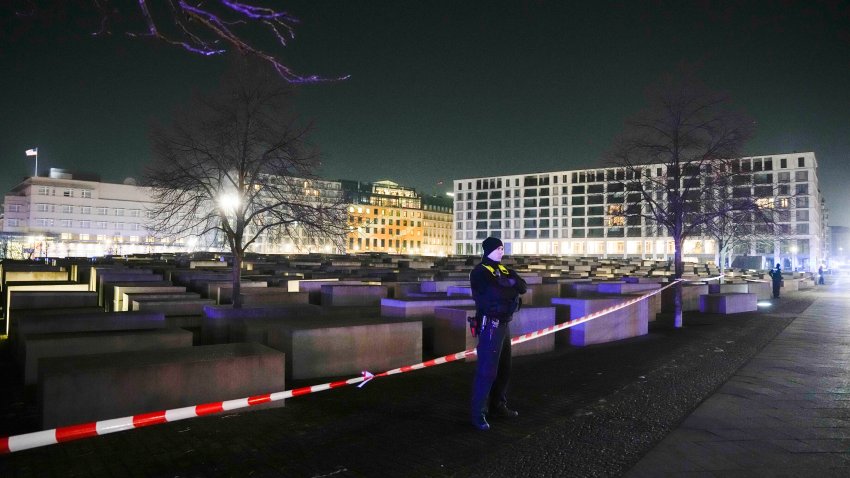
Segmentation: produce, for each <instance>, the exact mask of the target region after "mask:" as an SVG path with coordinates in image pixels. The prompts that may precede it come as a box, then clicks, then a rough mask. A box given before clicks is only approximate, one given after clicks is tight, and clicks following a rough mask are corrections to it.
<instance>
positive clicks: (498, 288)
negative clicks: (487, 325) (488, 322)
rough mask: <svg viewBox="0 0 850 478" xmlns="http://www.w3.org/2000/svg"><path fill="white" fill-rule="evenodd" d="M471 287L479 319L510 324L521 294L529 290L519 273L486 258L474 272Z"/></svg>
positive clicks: (471, 277)
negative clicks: (492, 319) (481, 317)
mask: <svg viewBox="0 0 850 478" xmlns="http://www.w3.org/2000/svg"><path fill="white" fill-rule="evenodd" d="M469 283H470V286H471V288H472V298H473V299H475V307H476V309H477V312H478V314H477V315H478V316H479V317H480V316H485V315H486V316H487V317H492V318H494V319H498V320H504V321H510V320H511V314H513V313H514V312H516V310H517V309H518V308H519V303H520V298H519V296H520V294H525V291H526V290H528V285H527V284H526V283H525V280H523V278H522V277H520V276H519V275H518V274H517V273H516V271H513V270H510V269H508V268H506V267H505V266H503V265H501V264H500V263H498V262H496V261H493V260H491V259H489V258H487V257H485V258H484V260H482V261H481V263H480V264H478V265H477V266H475V268H474V269H472V272H471V273H470V274H469Z"/></svg>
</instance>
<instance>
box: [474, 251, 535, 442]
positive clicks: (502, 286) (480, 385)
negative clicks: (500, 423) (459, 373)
mask: <svg viewBox="0 0 850 478" xmlns="http://www.w3.org/2000/svg"><path fill="white" fill-rule="evenodd" d="M481 245H482V247H483V248H484V257H483V258H482V259H481V263H479V264H478V265H477V266H475V268H474V269H472V272H471V273H470V274H469V282H470V286H471V288H472V298H473V299H475V310H476V313H475V319H474V321H473V323H472V324H471V325H472V326H473V330H474V331H475V333H474V334H473V335H477V336H478V347H477V348H476V350H477V352H478V365H477V367H476V369H475V380H474V382H473V385H472V424H473V425H474V426H475V428H477V429H479V430H489V429H490V424H489V423H487V416H490V417H493V416H496V417H505V418H511V417H515V416H517V415H518V413H517V412H516V411H514V410H511V409H510V408H508V404H507V391H508V381H509V379H510V373H511V330H510V326H509V324H510V321H511V318H512V316H513V313H514V312H516V311H517V310H519V307H520V304H521V303H522V301H521V299H520V297H519V296H520V295H521V294H524V293H525V291H526V290H527V289H528V286H527V285H526V283H525V280H523V278H522V277H520V276H519V274H517V273H516V271H513V270H511V269H508V268H507V267H505V266H503V265H502V263H501V260H502V256H503V255H504V254H505V248H504V246H503V245H502V241H501V240H499V239H498V238H495V237H488V238H487V239H485V240H484V242H483V243H482V244H481Z"/></svg>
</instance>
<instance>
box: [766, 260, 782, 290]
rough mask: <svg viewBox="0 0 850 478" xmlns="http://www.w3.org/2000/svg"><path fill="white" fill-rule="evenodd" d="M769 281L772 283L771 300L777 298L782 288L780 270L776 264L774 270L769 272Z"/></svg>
mask: <svg viewBox="0 0 850 478" xmlns="http://www.w3.org/2000/svg"><path fill="white" fill-rule="evenodd" d="M768 274H770V279H771V281H772V282H773V298H774V299H778V298H779V288H780V287H782V270H781V269H780V268H779V263H778V262H777V263H776V269H772V270H771V271H770V272H768Z"/></svg>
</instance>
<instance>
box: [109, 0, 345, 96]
mask: <svg viewBox="0 0 850 478" xmlns="http://www.w3.org/2000/svg"><path fill="white" fill-rule="evenodd" d="M136 1H137V2H138V9H139V13H140V14H141V16H142V17H143V18H144V21H145V24H146V26H147V29H146V31H144V32H143V33H129V32H128V33H127V34H128V35H129V36H131V37H150V38H156V39H158V40H161V41H164V42H166V43H168V44H171V45H175V46H179V47H181V48H183V49H185V50H186V51H189V52H191V53H194V54H198V55H203V56H211V55H219V54H222V53H224V52H225V51H227V50H226V49H225V48H224V47H223V42H226V43H227V44H230V45H231V46H232V47H234V48H236V49H237V50H239V51H241V52H243V53H245V54H249V55H253V56H256V57H259V58H261V59H262V60H264V61H266V62H268V63H270V64H271V65H272V66H273V67H274V69H275V70H277V72H278V74H280V75H281V76H282V77H283V78H284V79H285V80H287V81H289V82H290V83H314V82H319V81H335V80H343V79H347V78H348V76H344V77H340V78H321V77H319V76H316V75H310V76H303V75H299V74H297V73H295V72H294V71H293V70H292V69H291V68H290V67H288V66H287V65H285V64H283V63H282V62H281V61H280V60H279V59H278V58H277V57H275V55H273V54H271V53H268V52H266V51H264V50H262V49H260V48H258V47H256V46H255V45H254V44H253V43H252V42H251V41H249V40H247V39H246V38H245V37H244V35H243V34H242V33H243V32H244V31H245V30H247V29H249V28H251V27H252V26H258V25H259V26H260V27H261V28H262V30H265V31H267V32H269V33H270V34H271V35H272V37H273V38H274V39H275V41H276V42H277V43H279V44H280V45H281V46H286V45H287V41H289V40H291V39H293V38H295V25H297V24H298V23H299V20H298V19H297V18H295V17H293V16H292V15H290V14H289V13H288V12H285V11H279V10H275V9H273V8H268V7H263V6H257V5H252V4H250V3H249V2H239V1H235V0H219V1H217V2H215V1H212V2H211V1H202V0H164V1H163V2H161V3H164V4H165V5H166V6H167V9H168V18H167V20H166V19H165V18H161V17H163V13H162V12H158V11H156V10H155V9H154V8H152V7H153V5H152V3H153V2H148V1H147V0H136ZM92 2H93V3H94V5H95V6H96V7H97V8H98V10H100V11H101V14H102V15H103V18H104V21H103V22H102V24H101V30H100V31H99V32H97V33H95V35H99V34H103V33H107V34H108V33H110V26H109V20H110V19H111V18H112V17H113V16H114V10H113V8H112V6H111V3H112V2H111V1H110V0H92ZM172 22H173V23H172ZM162 25H166V26H169V25H173V26H174V28H172V30H174V31H173V32H172V33H168V32H166V31H163V29H162V28H161V26H162ZM237 29H239V30H240V31H237ZM222 41H223V42H222Z"/></svg>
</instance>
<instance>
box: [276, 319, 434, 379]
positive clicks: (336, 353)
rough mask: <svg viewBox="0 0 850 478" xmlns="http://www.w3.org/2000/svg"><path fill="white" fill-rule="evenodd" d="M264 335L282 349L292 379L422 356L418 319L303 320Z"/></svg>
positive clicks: (374, 368)
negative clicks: (404, 320) (398, 320)
mask: <svg viewBox="0 0 850 478" xmlns="http://www.w3.org/2000/svg"><path fill="white" fill-rule="evenodd" d="M268 340H269V345H270V346H271V347H274V348H276V349H278V350H282V351H284V352H285V353H286V357H287V369H288V371H289V373H291V377H292V378H293V379H306V378H316V377H331V376H340V375H358V374H359V373H360V372H361V371H363V370H369V371H371V372H373V373H379V372H383V371H385V370H389V369H392V368H396V367H401V366H404V365H412V364H415V363H419V362H421V361H422V323H421V322H419V321H406V322H383V321H380V320H364V319H360V320H357V321H356V322H352V321H345V322H342V321H338V322H332V323H316V322H311V321H306V322H301V323H299V324H292V325H288V326H286V327H279V328H274V329H271V330H269V338H268Z"/></svg>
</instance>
